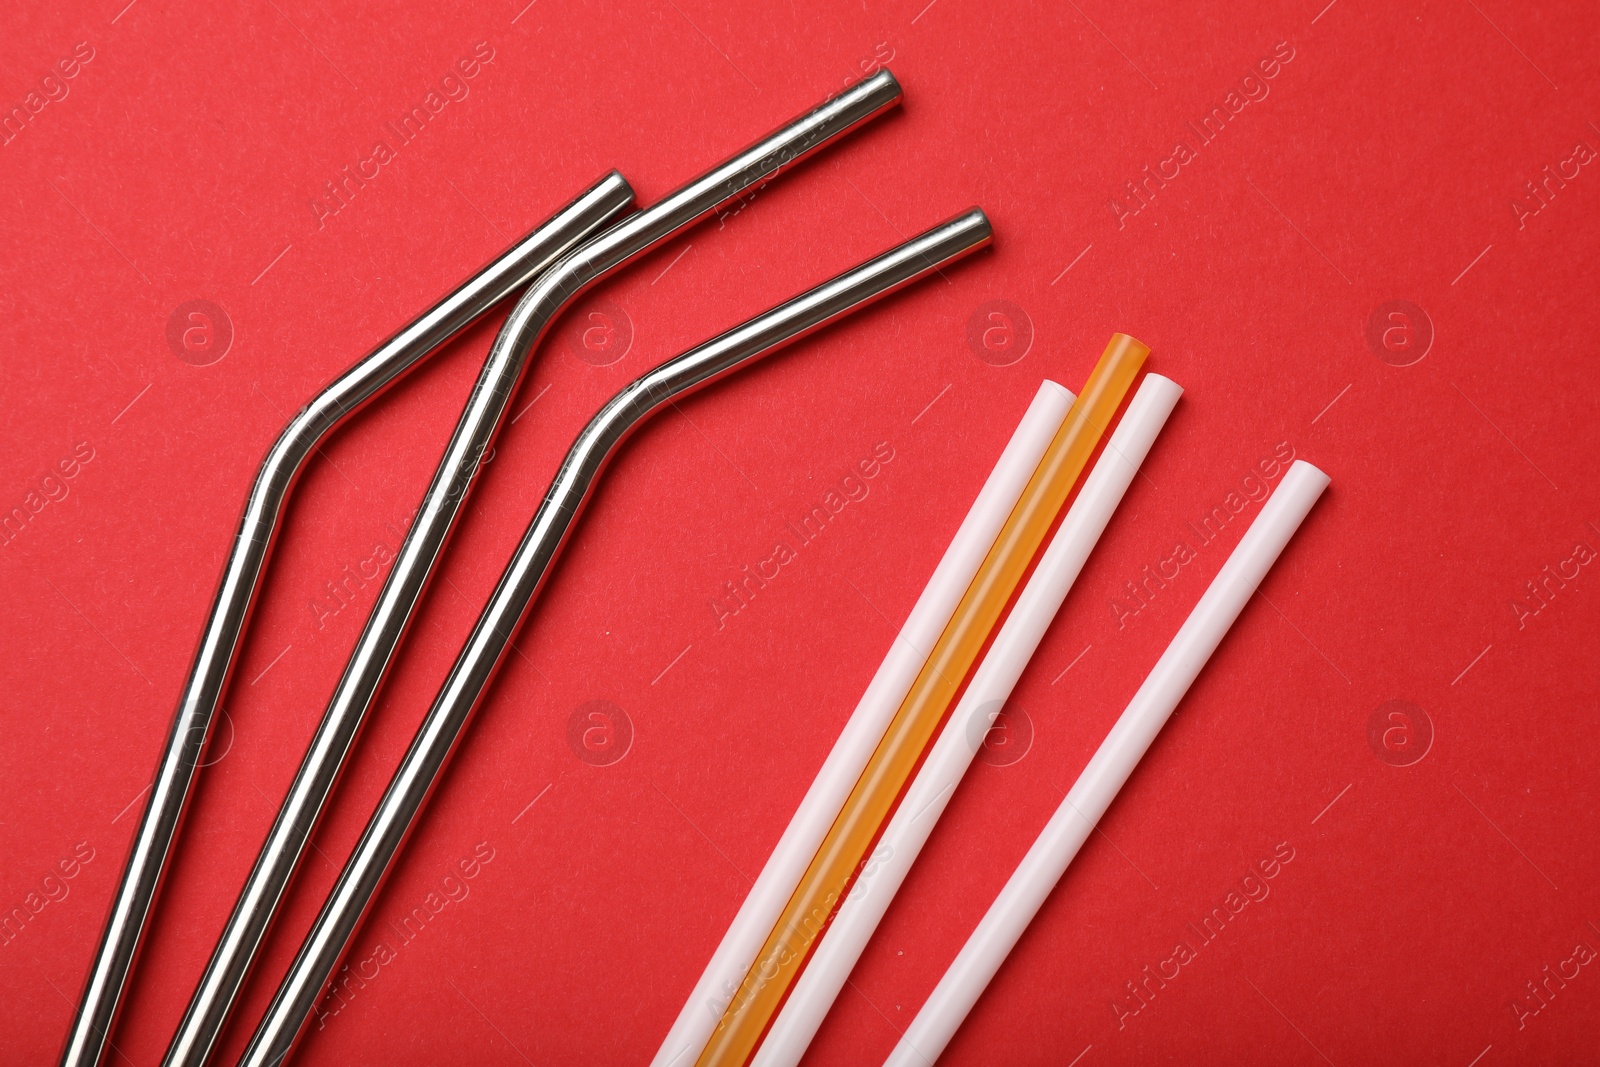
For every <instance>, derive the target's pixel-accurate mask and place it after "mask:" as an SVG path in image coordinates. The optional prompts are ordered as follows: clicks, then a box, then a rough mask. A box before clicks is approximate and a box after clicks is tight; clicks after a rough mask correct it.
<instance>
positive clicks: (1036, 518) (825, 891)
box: [698, 333, 1150, 1067]
mask: <svg viewBox="0 0 1600 1067" xmlns="http://www.w3.org/2000/svg"><path fill="white" fill-rule="evenodd" d="M1149 354H1150V349H1149V348H1147V347H1146V346H1145V345H1143V344H1141V343H1140V342H1139V341H1136V340H1135V339H1133V338H1132V337H1129V336H1128V335H1127V334H1122V333H1119V334H1113V335H1112V337H1111V343H1110V344H1109V345H1107V346H1106V350H1105V354H1104V355H1102V356H1101V357H1100V362H1099V363H1098V364H1096V365H1095V368H1094V372H1093V373H1092V374H1090V375H1089V380H1088V382H1086V383H1085V384H1084V387H1083V392H1082V393H1080V394H1079V395H1078V400H1077V402H1076V403H1074V404H1073V405H1072V410H1071V411H1069V412H1068V413H1067V419H1066V421H1065V422H1064V423H1062V426H1061V429H1060V430H1059V431H1058V432H1057V433H1056V436H1055V440H1053V441H1051V442H1050V447H1049V449H1047V450H1046V451H1045V454H1044V458H1043V459H1042V460H1040V461H1039V468H1038V469H1037V470H1036V471H1034V473H1033V477H1032V478H1031V479H1030V480H1029V482H1028V487H1027V488H1026V489H1024V490H1023V492H1022V498H1021V499H1020V500H1019V501H1018V502H1017V506H1016V508H1014V509H1013V510H1012V512H1011V516H1010V518H1008V519H1007V520H1006V524H1005V526H1004V527H1002V528H1001V530H1000V536H999V538H998V539H997V540H996V541H995V543H994V547H993V548H991V549H990V550H989V554H988V556H987V557H985V558H984V561H983V566H981V567H980V568H979V569H978V574H977V577H975V578H974V579H973V580H972V585H971V586H970V587H968V589H967V592H966V595H965V596H963V597H962V598H961V604H960V606H959V607H957V608H956V613H955V616H954V617H953V618H952V619H951V620H950V625H949V626H947V627H945V631H944V633H943V634H942V635H940V637H939V642H938V644H936V645H935V646H934V648H933V653H932V654H931V655H930V656H929V657H928V662H927V664H926V665H925V666H924V667H923V668H922V673H921V674H919V675H918V676H917V680H916V682H915V684H913V685H912V687H911V692H910V693H909V694H907V696H906V699H905V701H904V703H902V704H901V705H900V710H899V711H898V712H896V713H895V717H894V720H893V721H892V722H891V723H890V724H889V729H888V732H887V733H885V734H884V737H883V740H882V741H881V742H879V744H878V748H877V750H876V751H875V752H873V754H872V759H871V761H869V762H868V763H867V768H866V770H864V771H863V772H862V773H861V779H860V781H858V782H857V783H856V787H855V789H854V790H852V791H851V793H850V798H849V800H847V801H846V802H845V806H844V810H842V811H841V812H840V813H839V817H838V819H836V820H835V821H834V824H833V828H832V829H831V830H829V831H828V836H827V837H826V838H825V839H823V842H822V847H821V848H820V849H819V850H818V851H817V855H816V858H815V859H813V860H812V861H811V866H810V867H809V868H808V869H807V870H806V874H805V877H804V878H803V879H801V881H800V885H799V887H798V888H797V889H796V890H795V892H794V896H793V897H791V898H790V899H789V905H788V907H787V908H785V909H784V912H783V915H782V916H781V917H780V918H779V919H778V925H777V927H776V928H775V929H774V930H773V931H772V936H771V937H769V938H768V939H767V943H766V944H765V945H764V946H763V947H762V949H761V954H760V955H758V956H757V957H756V961H755V963H754V964H752V965H751V967H750V971H749V973H748V974H746V975H745V978H744V981H743V982H742V983H741V984H740V986H739V989H738V992H737V993H736V994H735V995H734V997H733V1000H732V1002H731V1003H730V1004H729V1005H728V1010H727V1011H726V1012H725V1013H724V1014H723V1016H722V1020H721V1021H720V1022H719V1023H717V1029H716V1031H715V1032H714V1033H713V1034H712V1035H711V1042H710V1044H708V1045H707V1046H706V1049H705V1051H704V1052H703V1053H701V1055H700V1060H699V1064H698V1067H742V1065H743V1064H744V1063H745V1061H746V1060H748V1059H749V1058H750V1055H751V1054H752V1053H753V1052H755V1049H756V1046H757V1045H758V1044H760V1041H761V1038H762V1035H763V1034H765V1033H766V1029H767V1025H768V1023H770V1022H771V1020H772V1018H773V1016H775V1015H776V1014H777V1011H778V1008H779V1007H780V1006H781V1004H782V1002H783V998H784V995H785V994H786V993H787V992H788V990H789V986H790V985H791V984H793V982H794V980H795V979H796V978H797V977H799V974H800V969H801V967H802V966H803V965H804V963H805V960H806V957H807V956H808V955H809V954H810V951H811V948H812V946H813V945H814V944H815V943H816V940H817V937H818V936H819V935H820V933H821V932H822V930H823V928H824V927H825V926H826V925H827V923H828V920H829V918H830V917H831V916H832V914H833V910H834V906H835V905H836V904H837V903H838V902H839V900H840V899H841V897H842V896H843V894H844V891H845V889H846V887H847V886H848V885H849V884H850V879H851V877H852V876H853V875H854V874H855V873H856V871H857V870H858V869H859V867H860V865H861V863H862V861H863V859H865V857H866V854H867V849H868V847H869V846H870V845H871V844H872V842H873V840H874V839H875V838H876V837H877V836H878V831H879V830H880V829H881V828H882V826H883V824H884V822H885V821H886V820H887V819H888V817H889V814H890V811H891V809H892V808H893V807H894V802H895V799H896V798H897V797H899V795H900V791H901V789H903V788H904V787H905V784H906V781H907V779H909V778H910V776H911V772H912V771H913V770H915V769H916V765H917V761H918V760H920V759H921V758H922V753H923V750H924V749H925V748H926V747H927V746H928V744H929V742H931V741H932V740H933V735H934V734H935V733H936V732H937V731H938V728H939V724H940V723H941V722H942V721H943V720H944V716H945V712H946V711H947V710H949V707H950V702H951V700H952V698H954V696H955V694H956V690H957V689H958V688H959V687H960V683H961V680H962V679H963V678H965V677H966V674H967V671H968V670H969V669H971V667H972V664H973V661H974V660H976V659H977V658H978V652H979V651H980V650H981V649H982V648H983V644H984V642H985V641H987V640H988V639H989V634H990V632H991V631H992V630H993V629H994V627H995V625H996V624H997V623H998V622H999V621H1000V614H1001V612H1003V611H1004V610H1005V606H1006V604H1007V602H1008V601H1010V599H1011V594H1012V593H1013V592H1014V591H1015V590H1016V587H1017V584H1018V583H1019V582H1020V581H1021V580H1022V575H1023V572H1024V571H1026V570H1027V569H1028V564H1029V563H1030V562H1031V561H1032V560H1033V556H1034V553H1035V552H1037V551H1038V549H1039V546H1040V544H1042V543H1043V541H1044V537H1045V534H1047V533H1048V532H1049V531H1050V525H1051V523H1053V522H1054V521H1055V517H1056V515H1057V513H1059V512H1060V510H1061V508H1062V505H1064V504H1065V503H1066V501H1067V497H1068V495H1070V494H1071V492H1072V487H1073V485H1074V483H1076V482H1077V480H1078V475H1079V474H1080V473H1082V471H1083V468H1084V466H1085V465H1086V464H1087V463H1088V462H1089V456H1090V455H1091V454H1092V453H1093V452H1094V449H1095V445H1096V444H1097V443H1099V440H1100V436H1101V434H1103V433H1104V432H1105V430H1106V428H1107V427H1108V426H1109V425H1110V423H1111V419H1112V417H1113V416H1115V415H1116V413H1117V408H1118V407H1120V406H1121V405H1122V399H1123V397H1124V396H1125V395H1126V394H1127V392H1128V389H1129V387H1130V386H1132V385H1133V379H1134V378H1135V377H1136V376H1137V375H1138V373H1139V369H1140V368H1141V367H1142V366H1143V365H1144V360H1145V357H1146V356H1148V355H1149Z"/></svg>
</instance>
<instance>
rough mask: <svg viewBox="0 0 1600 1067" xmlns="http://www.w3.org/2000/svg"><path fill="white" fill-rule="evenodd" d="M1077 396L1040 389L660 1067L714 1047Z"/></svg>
mask: <svg viewBox="0 0 1600 1067" xmlns="http://www.w3.org/2000/svg"><path fill="white" fill-rule="evenodd" d="M1074 399H1075V397H1073V395H1072V394H1071V393H1070V392H1068V391H1067V390H1066V389H1065V388H1064V387H1062V386H1060V385H1057V384H1056V383H1055V382H1052V381H1049V380H1046V381H1043V382H1041V383H1040V384H1039V391H1038V392H1037V393H1035V394H1034V397H1033V401H1032V403H1030V404H1029V405H1028V410H1027V412H1026V413H1025V414H1024V415H1023V416H1022V421H1021V422H1020V423H1019V424H1018V425H1017V428H1016V430H1015V431H1014V432H1013V433H1012V435H1011V440H1010V441H1009V442H1008V443H1007V444H1006V447H1005V449H1004V451H1002V452H1001V453H1000V459H999V461H998V462H997V463H996V464H995V465H994V469H993V470H992V471H991V472H990V474H989V477H988V480H986V481H985V482H984V483H983V489H982V490H981V491H979V493H978V497H977V499H976V500H974V501H973V502H972V508H971V510H969V511H968V512H967V515H966V518H964V519H963V520H962V521H961V525H960V527H959V528H958V529H957V530H956V534H955V537H953V538H952V539H951V541H950V546H949V547H948V548H947V549H945V553H944V556H943V558H942V559H940V560H939V565H938V566H937V567H935V568H934V571H933V576H932V577H930V578H929V579H928V584H927V586H926V587H925V588H924V589H923V590H922V595H921V596H919V597H918V598H917V602H916V604H915V606H913V607H912V609H911V614H910V615H908V616H907V617H906V621H905V625H904V626H902V627H901V628H900V632H899V634H898V635H896V637H895V640H894V643H893V644H892V645H890V646H889V651H888V653H887V654H885V656H884V657H883V663H882V665H881V666H879V667H878V672H877V673H876V674H875V675H873V677H872V681H871V683H869V684H868V686H867V689H866V692H865V693H863V694H862V697H861V701H860V703H858V704H857V705H856V708H855V711H854V712H852V713H851V715H850V719H849V721H848V722H847V723H846V724H845V727H844V730H843V731H842V732H841V733H840V734H839V740H837V741H835V742H834V745H833V750H832V751H831V752H829V753H828V758H827V759H826V760H825V761H823V764H822V769H821V770H820V771H818V772H817V777H816V780H815V781H813V782H812V783H811V788H810V789H808V790H807V791H806V795H805V798H804V799H803V800H801V802H800V807H799V808H797V809H796V810H795V813H794V816H793V818H791V819H790V820H789V826H788V828H787V829H785V830H784V832H783V836H782V837H781V838H779V840H778V845H777V847H776V848H774V849H773V851H772V856H771V857H770V858H769V859H768V860H767V864H766V866H765V867H763V868H762V870H761V874H760V876H759V877H758V878H757V879H756V881H755V885H753V886H752V887H751V889H750V893H749V895H748V896H746V897H745V900H744V903H743V904H742V905H741V906H740V908H739V912H738V914H737V915H735V916H734V920H733V923H732V924H731V925H730V926H729V927H728V932H727V933H726V934H724V935H723V937H722V942H721V943H720V944H719V945H718V946H717V950H716V952H715V953H714V954H713V955H712V957H711V962H710V963H708V964H707V965H706V969H705V972H704V973H703V974H702V975H701V976H700V980H699V982H697V983H696V984H695V987H694V992H692V993H690V994H689V999H688V1001H686V1002H685V1003H684V1006H683V1009H682V1011H680V1012H679V1013H678V1018H677V1021H676V1022H674V1023H673V1024H672V1029H671V1030H670V1031H669V1032H668V1034H667V1037H666V1039H665V1040H664V1041H662V1043H661V1048H660V1050H659V1051H658V1052H657V1053H656V1056H655V1059H654V1060H653V1061H652V1063H651V1067H684V1065H685V1064H688V1063H692V1062H694V1057H696V1056H698V1055H699V1054H700V1050H701V1049H703V1048H705V1046H706V1041H707V1040H708V1039H709V1038H710V1037H711V1031H712V1028H713V1027H715V1026H716V1024H717V1020H718V1019H720V1018H722V1012H723V1010H724V1009H726V1008H727V1006H728V1002H729V1001H730V1000H731V999H732V998H733V994H734V992H735V990H737V989H738V988H739V982H740V981H741V980H743V978H744V976H745V972H746V971H748V970H749V969H750V964H752V963H754V962H755V958H756V953H757V952H758V951H759V950H760V948H761V943H762V942H763V941H765V940H766V939H767V935H768V934H769V933H771V932H772V928H773V926H774V925H776V923H777V921H778V916H779V914H781V913H782V911H783V906H784V905H785V904H787V903H788V902H789V897H790V896H792V895H793V894H794V890H795V887H796V886H797V885H799V884H800V876H801V875H802V874H804V873H805V870H806V866H807V865H808V864H810V862H811V858H812V857H813V856H815V855H816V853H817V847H818V846H819V845H821V844H822V838H823V836H824V835H826V834H827V832H828V828H829V827H831V826H832V825H833V820H834V819H835V818H836V817H837V816H838V814H839V809H840V808H842V807H844V802H845V798H846V797H848V796H849V795H850V789H851V787H853V786H854V785H855V784H856V781H857V780H858V779H859V778H860V777H861V771H862V769H863V768H865V767H866V765H867V760H869V759H870V758H872V752H873V749H875V748H876V747H877V745H878V742H879V741H880V740H881V739H882V738H883V732H884V730H886V729H888V726H889V721H890V719H892V718H893V717H894V713H895V711H897V710H898V709H899V707H900V702H901V701H902V700H904V699H905V696H906V694H907V693H908V692H910V691H911V683H912V682H914V681H916V678H917V672H919V671H920V670H922V665H923V664H924V663H925V662H927V659H928V650H929V649H931V648H933V646H934V642H936V641H938V640H939V635H940V634H941V633H943V632H944V628H945V625H946V624H947V623H948V622H949V621H950V616H951V615H952V614H954V612H955V610H956V605H957V604H959V603H960V602H961V594H963V593H965V592H966V591H967V587H968V586H969V585H971V584H972V578H973V575H975V574H977V573H978V566H979V564H981V563H982V562H983V557H984V556H985V555H986V554H987V553H988V551H989V546H991V545H993V544H994V539H995V538H996V537H997V536H999V533H1000V528H1001V527H1002V526H1004V525H1005V521H1006V517H1007V516H1008V515H1010V514H1011V509H1012V508H1014V507H1015V506H1016V503H1017V499H1018V498H1019V497H1021V496H1022V490H1023V489H1024V488H1025V487H1026V486H1027V484H1028V479H1029V478H1031V477H1032V476H1033V472H1034V470H1035V469H1036V468H1037V467H1038V466H1039V460H1040V459H1041V458H1043V456H1044V453H1045V449H1047V448H1049V447H1050V442H1051V441H1052V440H1053V439H1054V438H1055V435H1056V431H1058V430H1059V429H1061V423H1062V422H1063V421H1064V420H1065V419H1066V417H1067V412H1068V411H1069V410H1070V409H1071V407H1072V402H1073V400H1074Z"/></svg>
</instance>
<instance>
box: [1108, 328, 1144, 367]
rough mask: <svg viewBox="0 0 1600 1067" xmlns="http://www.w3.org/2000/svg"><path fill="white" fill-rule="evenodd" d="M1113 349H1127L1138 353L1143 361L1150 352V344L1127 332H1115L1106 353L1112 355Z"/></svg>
mask: <svg viewBox="0 0 1600 1067" xmlns="http://www.w3.org/2000/svg"><path fill="white" fill-rule="evenodd" d="M1113 349H1127V350H1129V351H1131V352H1134V353H1136V354H1137V356H1138V358H1139V359H1140V360H1141V361H1142V360H1143V359H1144V358H1145V357H1146V356H1148V355H1149V354H1150V346H1149V345H1147V344H1145V343H1144V342H1143V341H1141V340H1139V339H1138V338H1137V337H1134V336H1132V335H1130V334H1125V333H1114V334H1112V335H1111V343H1110V344H1109V345H1107V346H1106V355H1108V356H1109V355H1111V352H1112V350H1113Z"/></svg>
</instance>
